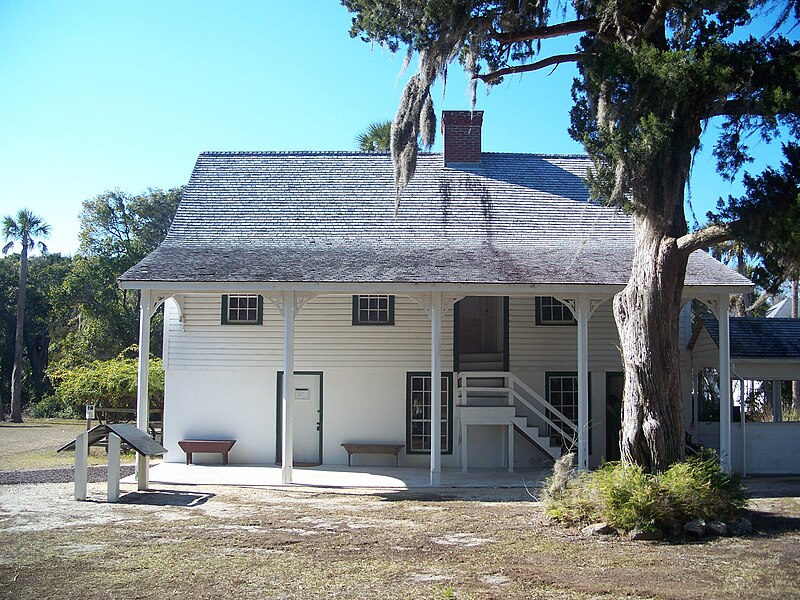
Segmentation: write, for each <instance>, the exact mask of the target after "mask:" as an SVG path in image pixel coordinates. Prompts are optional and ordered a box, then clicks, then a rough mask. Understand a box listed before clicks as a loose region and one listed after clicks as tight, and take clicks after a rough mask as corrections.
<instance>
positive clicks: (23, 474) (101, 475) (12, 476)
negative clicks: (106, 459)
mask: <svg viewBox="0 0 800 600" xmlns="http://www.w3.org/2000/svg"><path fill="white" fill-rule="evenodd" d="M132 474H133V465H123V466H122V467H120V476H121V477H127V476H128V475H132ZM107 480H108V467H107V466H106V465H92V466H90V467H89V483H100V482H102V481H107ZM72 481H75V467H59V468H56V469H30V470H16V471H0V485H9V484H16V483H70V482H72Z"/></svg>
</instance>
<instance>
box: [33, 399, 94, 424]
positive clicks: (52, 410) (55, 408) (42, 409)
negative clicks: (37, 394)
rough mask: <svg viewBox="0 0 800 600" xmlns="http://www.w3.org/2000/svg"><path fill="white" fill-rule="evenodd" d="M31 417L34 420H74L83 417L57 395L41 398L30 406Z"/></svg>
mask: <svg viewBox="0 0 800 600" xmlns="http://www.w3.org/2000/svg"><path fill="white" fill-rule="evenodd" d="M31 416H32V417H33V418H34V419H76V418H81V417H83V414H79V413H78V411H77V409H76V407H75V406H74V405H73V404H71V403H70V402H64V400H63V399H62V398H61V396H59V395H58V394H53V395H52V396H47V397H46V398H42V399H41V400H39V401H38V402H36V403H34V404H33V405H32V406H31Z"/></svg>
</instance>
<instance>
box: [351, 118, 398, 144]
mask: <svg viewBox="0 0 800 600" xmlns="http://www.w3.org/2000/svg"><path fill="white" fill-rule="evenodd" d="M391 134H392V122H391V121H380V122H378V123H372V124H371V125H370V126H369V127H367V130H366V131H365V132H364V133H360V134H358V136H356V142H358V149H359V150H361V151H362V152H388V151H389V139H390V137H391Z"/></svg>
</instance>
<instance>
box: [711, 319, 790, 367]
mask: <svg viewBox="0 0 800 600" xmlns="http://www.w3.org/2000/svg"><path fill="white" fill-rule="evenodd" d="M702 322H703V326H704V327H705V328H706V330H707V331H708V334H709V335H710V336H711V339H712V340H714V343H715V344H716V345H717V347H719V322H718V321H717V320H716V319H713V318H704V319H703V320H702ZM729 331H730V340H731V360H737V359H754V360H755V359H785V360H790V361H794V362H798V361H800V319H777V318H775V319H764V318H761V317H730V330H729Z"/></svg>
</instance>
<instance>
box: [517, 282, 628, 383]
mask: <svg viewBox="0 0 800 600" xmlns="http://www.w3.org/2000/svg"><path fill="white" fill-rule="evenodd" d="M577 335H578V328H577V327H576V326H552V325H550V326H548V325H536V305H535V301H534V299H533V298H511V299H510V300H509V364H510V368H511V370H512V371H524V370H529V369H535V370H543V371H574V370H575V369H577V364H578V354H577V352H578V344H577ZM618 346H619V336H618V335H617V327H616V324H615V323H614V317H613V315H612V312H611V300H610V299H609V300H608V301H606V302H604V303H603V304H601V305H600V306H599V307H598V308H597V310H595V312H594V314H592V317H591V319H590V320H589V370H590V371H604V370H613V371H618V370H621V368H622V366H621V362H620V357H619V350H618Z"/></svg>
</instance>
